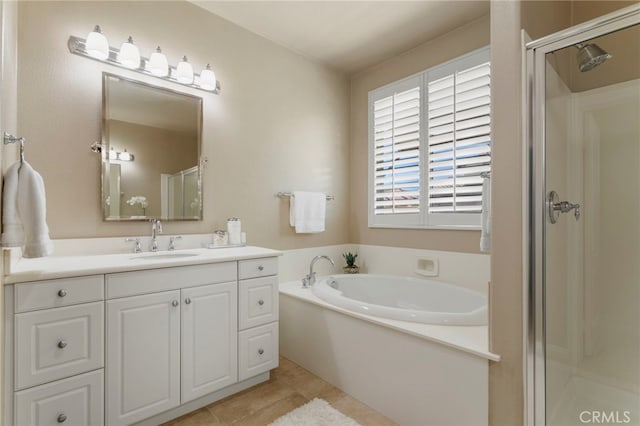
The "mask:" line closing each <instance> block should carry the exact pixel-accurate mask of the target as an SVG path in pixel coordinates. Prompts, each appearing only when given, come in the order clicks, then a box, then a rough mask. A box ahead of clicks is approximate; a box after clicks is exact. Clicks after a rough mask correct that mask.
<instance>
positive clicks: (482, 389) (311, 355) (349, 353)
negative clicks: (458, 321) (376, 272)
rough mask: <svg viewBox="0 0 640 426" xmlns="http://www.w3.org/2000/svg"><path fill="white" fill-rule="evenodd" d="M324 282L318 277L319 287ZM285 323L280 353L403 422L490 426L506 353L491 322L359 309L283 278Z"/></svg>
mask: <svg viewBox="0 0 640 426" xmlns="http://www.w3.org/2000/svg"><path fill="white" fill-rule="evenodd" d="M333 277H334V279H335V277H338V280H337V281H338V282H339V281H340V276H333ZM360 278H364V279H366V278H368V276H367V275H362V277H360ZM349 279H350V278H349V277H348V278H347V280H349ZM325 280H326V278H325V277H322V278H318V282H317V283H316V285H318V287H317V288H320V286H321V284H322V282H323V281H325ZM326 281H329V280H326ZM316 291H317V290H316ZM409 300H411V299H409ZM279 325H280V329H279V332H280V334H279V336H280V354H281V355H283V356H284V357H286V358H288V359H290V360H292V361H293V362H295V363H297V364H299V365H301V366H302V367H304V368H306V369H307V370H309V371H311V372H313V373H314V374H316V375H317V376H319V377H321V378H322V379H324V380H326V381H328V382H329V383H332V384H333V385H334V386H336V387H338V388H340V389H342V390H343V391H345V392H346V393H348V394H350V395H351V396H353V397H355V398H356V399H359V400H360V401H362V402H364V403H365V404H367V405H369V406H370V407H373V408H374V409H376V410H377V411H379V412H381V413H383V414H384V415H386V416H387V417H389V418H390V419H392V420H394V421H395V422H396V423H398V424H401V425H409V426H414V425H415V426H418V425H419V426H454V425H457V426H459V425H474V426H483V425H487V424H488V389H489V384H488V372H489V362H490V361H498V360H499V359H500V358H499V357H498V356H497V355H495V354H492V353H491V352H489V350H488V334H487V326H486V325H479V326H469V325H464V326H460V325H441V324H425V323H419V322H414V321H401V320H397V319H389V318H382V317H378V316H373V315H369V313H363V312H362V311H360V312H356V311H354V310H352V309H345V308H342V307H340V306H336V305H335V304H333V303H330V302H327V301H325V300H323V299H321V298H320V297H318V296H317V295H316V294H314V291H313V290H311V289H308V288H302V286H301V284H300V281H299V280H296V281H291V282H285V283H281V284H280V322H279Z"/></svg>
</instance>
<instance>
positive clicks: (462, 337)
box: [280, 281, 500, 361]
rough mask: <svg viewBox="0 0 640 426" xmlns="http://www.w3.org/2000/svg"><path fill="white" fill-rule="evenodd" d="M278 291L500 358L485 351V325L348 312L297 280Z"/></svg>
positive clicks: (414, 333)
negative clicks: (410, 319)
mask: <svg viewBox="0 0 640 426" xmlns="http://www.w3.org/2000/svg"><path fill="white" fill-rule="evenodd" d="M280 294H281V295H287V296H290V297H293V298H296V299H300V300H303V301H305V302H308V303H313V304H314V305H318V306H321V307H323V308H327V309H331V310H333V311H336V312H340V313H342V314H345V315H349V316H352V317H355V318H359V319H362V320H364V321H368V322H370V323H373V324H377V325H381V326H384V327H388V328H390V329H393V330H396V331H399V332H402V333H406V334H409V335H412V336H415V337H419V338H422V339H425V340H429V341H432V342H436V343H440V344H442V345H445V346H449V347H451V348H455V349H459V350H461V351H464V352H468V353H470V354H473V355H477V356H479V357H482V358H485V359H487V360H490V361H500V356H499V355H496V354H494V353H492V352H490V351H489V329H488V327H487V326H486V325H471V326H469V325H464V326H457V325H433V324H421V323H416V322H409V321H399V320H393V319H387V318H380V317H374V316H371V315H365V314H361V313H358V312H352V311H349V310H347V309H343V308H340V307H337V306H334V305H332V304H330V303H328V302H325V301H324V300H322V299H320V298H319V297H318V296H316V295H315V294H313V292H312V291H311V289H308V288H302V286H301V284H300V282H299V281H292V282H286V283H281V284H280Z"/></svg>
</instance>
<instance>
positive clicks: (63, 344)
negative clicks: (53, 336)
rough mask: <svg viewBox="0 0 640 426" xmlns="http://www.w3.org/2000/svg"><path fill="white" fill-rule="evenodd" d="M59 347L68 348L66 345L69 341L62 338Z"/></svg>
mask: <svg viewBox="0 0 640 426" xmlns="http://www.w3.org/2000/svg"><path fill="white" fill-rule="evenodd" d="M58 347H59V348H60V349H64V348H66V347H67V342H65V341H64V340H60V341H59V342H58Z"/></svg>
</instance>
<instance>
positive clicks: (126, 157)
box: [118, 149, 133, 161]
mask: <svg viewBox="0 0 640 426" xmlns="http://www.w3.org/2000/svg"><path fill="white" fill-rule="evenodd" d="M118 160H120V161H133V154H131V153H128V152H127V150H126V149H125V150H124V151H122V152H119V153H118Z"/></svg>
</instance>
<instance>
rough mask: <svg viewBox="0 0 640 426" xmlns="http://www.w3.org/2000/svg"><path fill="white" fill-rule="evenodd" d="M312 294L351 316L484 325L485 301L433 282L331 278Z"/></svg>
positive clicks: (378, 277) (367, 276)
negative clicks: (353, 313) (349, 312)
mask: <svg viewBox="0 0 640 426" xmlns="http://www.w3.org/2000/svg"><path fill="white" fill-rule="evenodd" d="M312 289H313V293H314V294H315V295H316V296H318V297H319V298H320V299H322V300H324V301H325V302H328V303H331V304H332V305H335V306H338V307H340V308H343V309H347V310H350V311H353V312H359V313H362V314H367V315H373V316H376V317H381V318H390V319H395V320H401V321H412V322H419V323H423V324H441V325H486V324H487V297H486V296H485V295H483V294H481V293H478V292H475V291H473V290H469V289H465V288H462V287H458V286H455V285H451V284H446V283H442V282H438V281H433V280H425V279H416V278H409V277H399V276H391V275H375V274H358V275H331V276H328V277H326V278H324V279H322V280H319V281H318V282H316V284H315V285H314V286H313V287H312Z"/></svg>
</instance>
